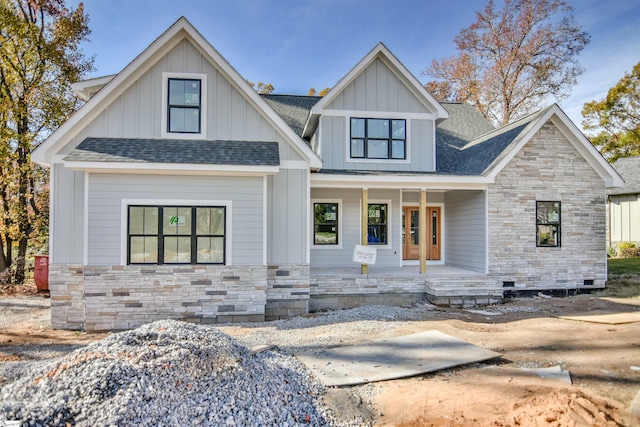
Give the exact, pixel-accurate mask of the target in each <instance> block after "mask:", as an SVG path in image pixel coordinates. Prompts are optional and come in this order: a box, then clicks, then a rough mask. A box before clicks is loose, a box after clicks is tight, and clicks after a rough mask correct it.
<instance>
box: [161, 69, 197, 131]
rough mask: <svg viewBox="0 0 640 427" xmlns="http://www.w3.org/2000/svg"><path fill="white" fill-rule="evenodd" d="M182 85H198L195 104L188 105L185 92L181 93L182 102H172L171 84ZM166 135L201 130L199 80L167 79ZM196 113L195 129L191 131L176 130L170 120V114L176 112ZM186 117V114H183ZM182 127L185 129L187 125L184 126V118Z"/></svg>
mask: <svg viewBox="0 0 640 427" xmlns="http://www.w3.org/2000/svg"><path fill="white" fill-rule="evenodd" d="M180 82H182V83H184V84H185V85H186V84H187V83H192V84H193V83H197V84H198V91H197V92H198V99H197V104H196V102H192V103H189V102H187V100H186V99H187V95H186V91H185V92H183V95H184V97H183V102H181V103H180V102H176V101H174V102H172V96H171V88H172V84H173V83H176V84H177V83H180ZM167 91H168V93H167V133H196V134H197V133H200V132H201V128H202V108H201V107H202V81H201V80H199V79H180V78H169V79H168V84H167ZM194 111H195V112H197V116H198V118H197V129H193V130H188V129H182V130H180V129H177V125H176V124H175V122H174V120H172V113H174V112H175V113H178V112H184V113H187V112H194ZM185 117H186V114H185ZM183 122H184V123H183V126H184V127H185V128H186V127H187V124H186V118H185V119H183Z"/></svg>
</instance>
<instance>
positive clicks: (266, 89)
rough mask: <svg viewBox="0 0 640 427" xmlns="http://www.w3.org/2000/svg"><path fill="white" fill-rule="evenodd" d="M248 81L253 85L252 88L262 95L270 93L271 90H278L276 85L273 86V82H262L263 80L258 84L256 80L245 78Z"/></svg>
mask: <svg viewBox="0 0 640 427" xmlns="http://www.w3.org/2000/svg"><path fill="white" fill-rule="evenodd" d="M245 80H246V81H247V83H249V84H250V85H251V87H252V88H254V89H255V91H256V92H258V93H259V94H260V95H268V94H270V93H271V92H273V91H274V90H276V88H275V87H273V85H272V84H271V83H262V82H258V84H255V83H254V82H252V81H250V80H249V79H245Z"/></svg>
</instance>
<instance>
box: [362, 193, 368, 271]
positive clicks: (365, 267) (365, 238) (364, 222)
mask: <svg viewBox="0 0 640 427" xmlns="http://www.w3.org/2000/svg"><path fill="white" fill-rule="evenodd" d="M360 240H361V242H360V244H361V245H363V246H367V245H368V244H369V189H368V188H363V189H362V236H361V238H360ZM361 268H362V274H368V273H369V266H368V265H367V264H362V267H361Z"/></svg>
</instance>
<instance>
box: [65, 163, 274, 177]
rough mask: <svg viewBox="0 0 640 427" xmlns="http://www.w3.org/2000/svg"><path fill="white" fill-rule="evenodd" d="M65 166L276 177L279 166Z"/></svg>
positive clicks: (77, 168)
mask: <svg viewBox="0 0 640 427" xmlns="http://www.w3.org/2000/svg"><path fill="white" fill-rule="evenodd" d="M63 164H64V166H65V167H66V168H69V169H72V170H82V171H92V172H111V173H144V174H174V175H175V174H181V175H182V174H183V175H232V176H257V175H260V176H261V175H275V174H277V173H278V172H279V171H280V167H279V166H246V165H210V164H192V163H138V162H77V161H65V162H64V163H63Z"/></svg>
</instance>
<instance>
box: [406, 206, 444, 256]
mask: <svg viewBox="0 0 640 427" xmlns="http://www.w3.org/2000/svg"><path fill="white" fill-rule="evenodd" d="M419 219H420V208H418V207H417V206H404V207H403V208H402V259H405V260H415V259H420V220H419ZM441 235H442V232H441V230H440V208H439V207H431V206H429V207H427V259H428V260H439V259H440V239H441Z"/></svg>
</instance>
